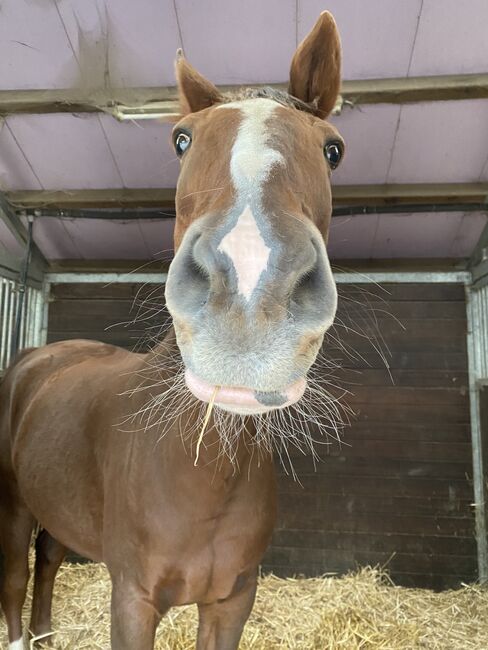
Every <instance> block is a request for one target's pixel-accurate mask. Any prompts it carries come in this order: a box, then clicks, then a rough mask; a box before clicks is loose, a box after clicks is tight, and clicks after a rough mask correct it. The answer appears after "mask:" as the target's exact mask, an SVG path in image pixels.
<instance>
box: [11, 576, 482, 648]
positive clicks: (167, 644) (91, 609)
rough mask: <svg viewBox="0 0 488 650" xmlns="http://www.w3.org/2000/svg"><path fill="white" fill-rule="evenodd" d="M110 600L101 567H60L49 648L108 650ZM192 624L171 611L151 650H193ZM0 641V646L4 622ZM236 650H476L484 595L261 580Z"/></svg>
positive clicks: (383, 583)
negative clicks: (52, 635)
mask: <svg viewBox="0 0 488 650" xmlns="http://www.w3.org/2000/svg"><path fill="white" fill-rule="evenodd" d="M109 594H110V583H109V579H108V574H107V572H106V570H105V568H104V567H103V566H101V565H95V564H85V565H63V567H62V568H61V570H60V572H59V574H58V578H57V581H56V589H55V598H54V628H55V630H56V633H55V635H54V637H53V641H54V643H53V645H54V647H55V648H57V649H61V648H62V649H63V650H88V649H89V650H95V649H97V648H103V649H107V648H109V647H110V646H109ZM29 605H30V602H29V603H27V607H26V615H27V610H28V607H29ZM196 620H197V619H196V608H195V607H193V606H190V607H181V608H175V609H173V610H171V612H170V613H169V614H168V615H167V616H166V617H165V618H164V619H163V621H162V623H161V625H160V627H159V629H158V636H157V643H156V648H157V649H158V650H192V649H193V648H194V643H195V633H196ZM0 635H1V636H0V645H1V647H4V646H3V642H4V641H5V640H6V637H5V623H4V620H3V619H0ZM240 648H241V650H250V649H251V648H252V650H285V649H289V648H292V649H296V650H325V649H326V648H327V649H328V648H330V649H340V650H355V649H368V650H369V649H375V650H376V649H381V650H400V649H401V650H410V649H414V648H428V649H429V650H434V649H436V648H442V649H443V650H444V649H445V650H470V649H473V650H475V649H476V650H482V649H484V648H488V589H484V588H480V587H477V586H466V587H463V588H462V589H459V590H455V591H446V592H443V593H434V592H431V591H427V590H421V589H406V588H403V587H395V586H393V585H392V584H391V583H390V582H389V580H388V578H387V576H386V575H385V574H384V573H383V572H381V571H379V570H377V569H371V568H365V569H362V570H360V571H358V572H356V573H352V574H349V575H347V576H344V577H341V578H336V577H324V578H313V579H305V578H299V579H286V580H285V579H281V578H277V577H275V576H266V577H264V578H262V579H261V581H260V586H259V589H258V596H257V600H256V604H255V607H254V610H253V613H252V615H251V618H250V620H249V622H248V624H247V626H246V629H245V633H244V636H243V639H242V642H241V646H240Z"/></svg>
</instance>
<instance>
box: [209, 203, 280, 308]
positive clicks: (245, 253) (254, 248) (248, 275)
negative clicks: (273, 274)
mask: <svg viewBox="0 0 488 650" xmlns="http://www.w3.org/2000/svg"><path fill="white" fill-rule="evenodd" d="M218 250H219V251H222V252H223V253H225V254H226V255H228V256H229V258H230V259H231V260H232V264H233V265H234V269H235V272H236V275H237V288H238V291H239V293H240V294H241V295H243V296H244V298H245V299H246V300H247V301H249V300H250V298H251V296H252V293H253V291H254V289H255V288H256V287H257V284H258V282H259V278H260V277H261V273H262V272H263V271H265V270H266V268H267V266H268V259H269V254H270V252H271V249H270V248H269V247H268V246H266V243H265V241H264V239H263V236H262V235H261V233H260V232H259V228H258V224H257V223H256V219H255V218H254V215H253V213H252V210H251V208H250V207H249V205H246V207H245V208H244V211H243V212H242V214H241V215H240V216H239V218H238V219H237V223H236V225H235V226H234V227H233V228H232V230H231V231H230V232H228V233H227V234H226V235H225V237H223V238H222V241H221V242H220V244H219V247H218Z"/></svg>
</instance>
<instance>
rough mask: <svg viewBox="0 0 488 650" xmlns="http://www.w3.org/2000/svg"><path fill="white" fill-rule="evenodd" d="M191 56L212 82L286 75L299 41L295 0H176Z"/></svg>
mask: <svg viewBox="0 0 488 650" xmlns="http://www.w3.org/2000/svg"><path fill="white" fill-rule="evenodd" d="M176 6H177V11H178V16H179V22H180V26H181V32H182V37H183V45H184V50H185V54H186V56H187V58H188V59H189V61H190V62H191V63H192V64H193V65H194V66H196V67H197V68H198V69H199V71H200V72H202V73H203V74H205V75H207V76H208V77H209V78H210V79H211V80H212V81H213V82H214V83H222V84H243V83H249V82H251V83H258V82H261V83H271V82H274V81H285V80H286V79H287V78H288V70H289V67H290V63H291V58H292V56H293V52H294V51H295V45H296V29H295V15H296V13H295V9H296V7H295V0H266V2H263V0H246V2H245V3H243V2H228V0H206V2H205V3H202V2H198V1H197V0H177V2H176Z"/></svg>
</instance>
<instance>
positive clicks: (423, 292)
mask: <svg viewBox="0 0 488 650" xmlns="http://www.w3.org/2000/svg"><path fill="white" fill-rule="evenodd" d="M366 275H367V273H366ZM337 291H338V294H339V304H340V303H341V299H342V300H343V301H344V303H348V302H349V303H350V302H351V301H355V300H358V301H359V302H360V304H364V305H366V306H367V304H368V302H375V301H378V302H389V303H395V302H398V301H400V302H403V301H404V300H405V301H408V302H411V301H427V302H436V301H442V302H445V301H460V302H462V303H463V304H464V303H465V300H466V296H465V289H464V286H463V285H461V284H446V283H442V282H439V283H414V282H409V283H399V284H398V283H392V284H384V285H379V286H378V285H375V284H374V283H373V284H372V283H365V284H340V285H338V287H337ZM353 304H354V303H353Z"/></svg>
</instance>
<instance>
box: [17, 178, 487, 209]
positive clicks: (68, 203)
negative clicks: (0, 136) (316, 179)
mask: <svg viewBox="0 0 488 650" xmlns="http://www.w3.org/2000/svg"><path fill="white" fill-rule="evenodd" d="M175 191H176V190H175V189H173V188H162V189H161V188H160V189H158V188H137V189H103V190H62V191H50V190H29V191H13V192H7V193H6V197H7V199H8V201H9V202H10V204H11V205H12V206H13V207H14V208H16V209H17V210H19V209H27V210H35V209H42V208H52V209H57V210H70V209H82V208H85V209H91V208H93V209H96V208H100V209H103V208H113V209H124V208H166V209H172V208H173V209H174V201H175ZM332 194H333V203H334V206H356V205H361V206H388V205H391V206H397V205H415V204H422V205H429V204H433V205H438V204H441V205H442V204H445V205H450V204H457V203H463V204H480V205H482V204H484V205H486V206H487V208H488V183H412V184H391V185H335V186H333V187H332Z"/></svg>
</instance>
